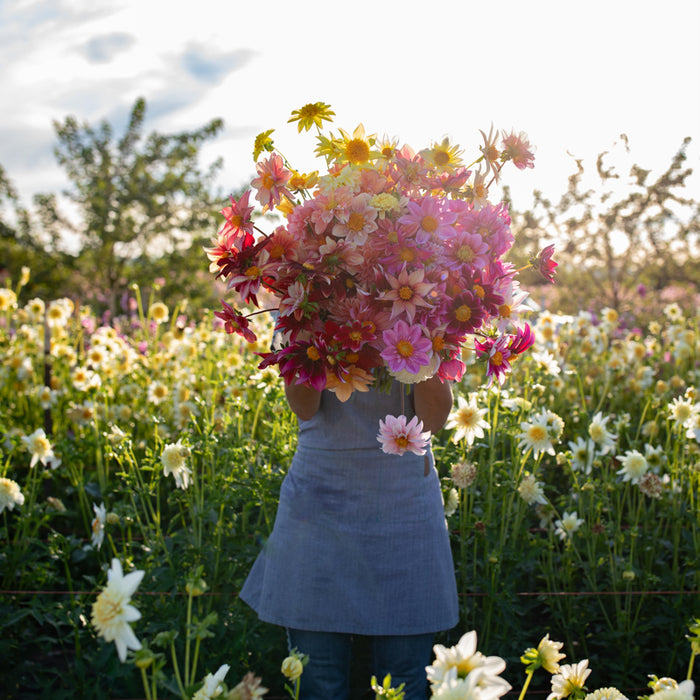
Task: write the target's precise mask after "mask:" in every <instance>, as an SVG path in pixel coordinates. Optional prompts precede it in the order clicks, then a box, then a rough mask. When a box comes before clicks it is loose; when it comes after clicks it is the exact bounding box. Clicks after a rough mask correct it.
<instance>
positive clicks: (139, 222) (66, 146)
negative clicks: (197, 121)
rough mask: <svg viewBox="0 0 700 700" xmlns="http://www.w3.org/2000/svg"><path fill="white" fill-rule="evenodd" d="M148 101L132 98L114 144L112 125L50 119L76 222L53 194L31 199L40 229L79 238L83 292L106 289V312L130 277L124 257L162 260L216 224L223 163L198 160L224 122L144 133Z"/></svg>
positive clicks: (93, 295) (91, 293) (100, 292)
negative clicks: (216, 189) (215, 196)
mask: <svg viewBox="0 0 700 700" xmlns="http://www.w3.org/2000/svg"><path fill="white" fill-rule="evenodd" d="M145 114H146V101H145V100H144V99H143V98H139V99H137V100H136V103H135V104H134V107H133V109H132V111H131V116H130V119H129V124H128V127H127V129H126V132H125V134H124V136H123V137H122V138H121V139H120V140H119V141H118V142H116V143H115V142H114V140H113V134H112V127H111V126H110V124H109V123H108V122H107V121H103V122H102V123H101V124H100V126H99V127H98V128H96V129H95V128H93V127H91V126H90V125H89V124H87V123H85V124H82V125H80V124H78V122H77V120H76V119H75V117H72V116H69V117H67V118H66V119H65V120H64V121H63V122H62V123H61V122H54V128H55V130H56V134H57V137H58V141H59V145H58V146H57V147H56V149H55V155H56V158H57V160H58V162H59V164H60V165H61V166H63V168H64V169H65V171H66V173H67V175H68V178H69V179H70V182H71V185H72V187H71V188H70V189H69V190H68V191H67V192H66V193H65V194H66V196H67V197H69V198H70V199H71V200H72V201H73V202H74V203H75V204H76V205H77V207H78V217H77V222H74V223H70V222H69V221H68V220H67V218H66V217H65V216H63V215H62V214H61V213H60V208H59V205H58V203H57V201H56V198H55V197H53V196H47V195H44V196H43V197H40V198H38V199H37V200H36V203H37V206H38V209H39V214H40V218H41V220H42V230H43V231H44V232H45V233H46V234H48V235H49V236H50V237H51V241H52V243H51V247H53V249H54V250H55V248H56V241H57V236H59V235H63V234H65V232H66V231H68V232H69V233H70V235H71V236H72V237H73V238H74V240H75V241H77V245H78V248H79V250H80V255H79V264H78V267H79V269H80V270H81V271H82V272H83V274H84V275H85V280H86V281H87V282H88V283H89V288H87V289H86V290H85V292H86V298H87V299H88V300H90V299H91V298H92V299H93V300H94V299H96V298H98V297H99V296H100V295H104V298H105V299H106V303H107V305H108V307H109V310H110V312H111V313H112V314H114V313H115V312H116V310H117V299H118V298H119V296H120V295H121V293H122V292H124V290H125V289H126V287H127V286H128V285H129V284H130V283H131V282H132V281H134V280H131V279H128V278H127V275H126V272H127V269H128V265H129V261H131V260H133V259H135V258H137V257H141V258H145V259H153V258H160V257H162V256H163V255H168V254H170V253H172V252H174V251H176V250H178V249H182V248H183V247H189V245H190V243H191V240H192V236H193V235H196V234H198V233H201V232H202V231H205V230H211V229H212V227H213V226H215V220H214V212H215V210H216V209H217V208H219V207H217V206H215V205H214V204H213V203H212V195H211V189H210V188H211V182H212V180H213V178H214V175H215V174H216V172H217V170H218V169H219V168H220V167H221V159H217V160H216V161H215V162H214V163H213V164H212V165H211V166H210V167H209V169H208V170H207V171H202V170H201V169H200V165H199V156H200V150H201V148H202V146H203V144H204V143H205V142H206V141H207V140H208V139H211V138H213V137H215V136H216V135H217V134H218V133H219V132H220V130H221V129H222V127H223V122H222V120H220V119H214V120H212V121H211V122H209V123H208V124H206V125H205V126H203V127H202V128H200V129H197V130H195V131H189V132H182V133H179V134H172V135H164V134H159V133H157V132H153V133H151V134H150V135H149V136H148V137H147V138H144V137H143V126H144V119H145Z"/></svg>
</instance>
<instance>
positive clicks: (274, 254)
mask: <svg viewBox="0 0 700 700" xmlns="http://www.w3.org/2000/svg"><path fill="white" fill-rule="evenodd" d="M269 253H270V257H271V258H273V259H275V260H277V259H278V258H281V257H282V256H283V255H284V246H283V245H282V244H281V243H275V244H274V245H272V246H271V247H270V250H269Z"/></svg>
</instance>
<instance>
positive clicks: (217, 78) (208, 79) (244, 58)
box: [181, 44, 254, 85]
mask: <svg viewBox="0 0 700 700" xmlns="http://www.w3.org/2000/svg"><path fill="white" fill-rule="evenodd" d="M253 53H254V52H253V51H251V50H250V49H238V50H237V51H229V52H227V53H214V52H212V51H211V50H209V49H207V48H206V47H201V46H196V45H194V44H190V46H189V47H188V49H187V50H186V51H185V53H184V54H183V55H182V58H181V62H182V66H183V68H184V69H185V70H186V71H187V73H189V75H190V76H192V77H193V78H194V79H195V80H197V81H198V82H202V83H209V84H211V85H215V84H217V83H219V82H221V81H222V80H223V79H224V78H225V77H226V76H227V75H228V74H229V73H230V72H231V71H234V70H238V69H240V68H242V67H243V66H245V65H246V63H248V61H250V59H251V58H252V56H253Z"/></svg>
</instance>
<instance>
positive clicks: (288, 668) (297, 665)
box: [281, 655, 304, 681]
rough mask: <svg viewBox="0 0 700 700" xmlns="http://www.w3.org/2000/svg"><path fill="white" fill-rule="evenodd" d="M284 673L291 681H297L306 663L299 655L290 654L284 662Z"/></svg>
mask: <svg viewBox="0 0 700 700" xmlns="http://www.w3.org/2000/svg"><path fill="white" fill-rule="evenodd" d="M281 670H282V674H283V675H284V676H285V677H286V678H288V679H289V680H290V681H295V680H296V679H297V678H299V676H301V674H302V672H303V671H304V664H302V662H301V659H299V657H298V656H294V655H292V656H288V657H287V658H286V659H285V660H284V661H283V662H282V669H281Z"/></svg>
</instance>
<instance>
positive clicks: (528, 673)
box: [518, 668, 535, 700]
mask: <svg viewBox="0 0 700 700" xmlns="http://www.w3.org/2000/svg"><path fill="white" fill-rule="evenodd" d="M534 672H535V671H534V669H530V668H529V669H528V670H527V671H526V672H525V676H526V677H525V683H523V689H522V690H521V691H520V695H519V696H518V700H523V698H524V697H525V693H526V692H527V688H528V686H529V685H530V681H531V680H532V675H533V674H534Z"/></svg>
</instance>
